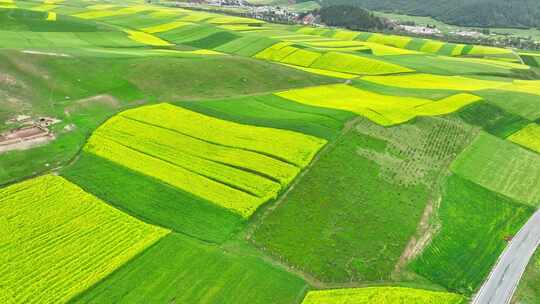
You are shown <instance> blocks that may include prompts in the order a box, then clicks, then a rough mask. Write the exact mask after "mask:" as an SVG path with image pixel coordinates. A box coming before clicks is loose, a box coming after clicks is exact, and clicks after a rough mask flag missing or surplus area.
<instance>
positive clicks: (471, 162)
mask: <svg viewBox="0 0 540 304" xmlns="http://www.w3.org/2000/svg"><path fill="white" fill-rule="evenodd" d="M452 171H453V172H454V173H456V174H458V175H460V176H461V177H463V178H465V179H468V180H470V181H473V182H475V183H477V184H479V185H481V186H484V187H485V188H488V189H490V190H492V191H495V192H499V193H501V194H503V195H506V196H508V197H510V198H513V199H515V200H516V201H518V202H521V203H524V204H528V205H531V206H535V207H536V206H537V205H538V202H539V200H540V187H536V185H538V184H539V183H540V155H538V154H536V153H534V152H530V151H527V150H525V149H523V148H521V147H519V146H518V145H515V144H513V143H511V142H508V141H504V140H502V139H499V138H497V137H494V136H492V135H489V134H486V133H480V135H479V136H478V137H477V138H476V139H475V141H474V142H473V143H472V144H471V145H470V146H469V147H468V148H467V149H466V150H465V151H464V152H463V153H462V154H460V155H459V156H458V158H457V159H456V161H455V162H454V163H453V164H452Z"/></svg>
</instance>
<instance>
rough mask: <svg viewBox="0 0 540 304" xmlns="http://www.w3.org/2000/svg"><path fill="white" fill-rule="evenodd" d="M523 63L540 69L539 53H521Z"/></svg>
mask: <svg viewBox="0 0 540 304" xmlns="http://www.w3.org/2000/svg"><path fill="white" fill-rule="evenodd" d="M519 57H521V59H522V60H523V62H524V63H525V64H526V65H528V66H532V67H540V54H537V53H519Z"/></svg>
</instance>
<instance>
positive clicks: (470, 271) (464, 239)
mask: <svg viewBox="0 0 540 304" xmlns="http://www.w3.org/2000/svg"><path fill="white" fill-rule="evenodd" d="M468 170H470V171H471V172H474V171H476V172H478V169H477V168H475V167H469V168H468ZM496 176H497V175H493V176H492V177H496ZM533 211H534V209H533V208H531V207H529V206H525V205H521V204H517V203H515V202H514V201H512V200H511V199H508V198H506V197H504V196H502V195H499V194H496V193H494V192H491V191H489V190H487V189H485V188H482V187H481V186H478V185H476V184H474V183H472V182H470V181H467V180H465V179H463V178H461V177H459V176H456V175H452V176H451V177H449V178H448V180H447V181H446V184H445V189H444V194H443V198H442V202H441V206H440V208H439V211H438V222H439V223H440V230H439V232H438V233H437V234H436V236H435V238H434V239H433V241H432V242H431V244H430V245H429V246H428V247H427V248H426V249H425V250H424V252H423V253H422V254H421V255H420V256H419V257H418V258H417V259H416V260H415V261H413V262H412V263H411V264H410V265H409V267H410V268H411V269H412V270H414V271H416V272H417V273H418V274H420V275H422V276H424V277H426V278H428V279H430V280H432V281H433V282H435V283H437V284H440V285H442V286H444V287H446V288H448V289H450V290H453V291H458V292H460V293H464V294H467V295H470V294H472V293H474V292H475V291H476V290H477V288H478V287H479V286H480V285H481V283H482V281H483V280H484V279H485V278H486V276H487V275H488V274H489V272H490V270H491V268H492V266H493V265H494V264H495V263H496V262H497V259H498V257H499V255H500V254H501V252H502V251H503V250H504V248H505V247H506V241H505V238H506V237H509V236H512V235H514V234H515V233H517V231H518V230H519V229H520V228H521V226H522V225H523V224H524V223H525V222H526V221H527V219H528V218H529V216H530V215H531V214H532V213H533Z"/></svg>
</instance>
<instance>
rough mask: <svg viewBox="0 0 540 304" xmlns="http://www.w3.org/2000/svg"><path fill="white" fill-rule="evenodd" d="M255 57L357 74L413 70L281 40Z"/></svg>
mask: <svg viewBox="0 0 540 304" xmlns="http://www.w3.org/2000/svg"><path fill="white" fill-rule="evenodd" d="M254 57H255V58H258V59H265V60H271V61H277V62H281V63H286V64H291V65H296V66H301V67H306V68H313V69H319V70H326V71H333V72H339V73H348V74H356V75H380V74H392V73H403V72H411V71H412V70H410V69H407V68H403V67H400V66H398V65H394V64H390V63H386V62H384V61H381V60H377V59H373V58H368V57H363V56H359V55H354V54H347V53H339V52H334V51H331V52H324V53H321V52H317V51H315V50H314V49H304V48H301V47H299V46H297V45H294V44H293V43H291V42H279V43H276V44H274V45H273V46H271V47H269V48H267V49H265V50H263V51H262V52H260V53H257V54H256V55H255V56H254Z"/></svg>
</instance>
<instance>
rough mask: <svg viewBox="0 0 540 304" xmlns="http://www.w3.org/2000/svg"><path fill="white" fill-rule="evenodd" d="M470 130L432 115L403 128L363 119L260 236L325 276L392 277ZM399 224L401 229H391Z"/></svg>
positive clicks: (270, 247)
mask: <svg viewBox="0 0 540 304" xmlns="http://www.w3.org/2000/svg"><path fill="white" fill-rule="evenodd" d="M469 132H470V130H468V129H467V127H466V126H462V125H460V124H459V123H447V122H443V121H438V120H435V119H430V118H426V119H423V120H419V121H418V122H417V123H415V124H414V125H411V126H409V125H407V126H401V127H399V128H397V129H385V128H383V127H380V126H377V125H375V124H373V123H371V122H369V121H363V122H362V123H360V124H358V125H357V126H355V127H354V128H353V129H352V130H351V131H349V133H348V134H347V135H345V136H344V137H342V138H341V139H340V140H339V142H338V143H337V144H336V146H335V147H333V148H332V150H331V151H330V152H328V153H327V154H325V155H324V156H323V157H322V158H321V160H319V164H318V166H317V167H315V168H313V169H312V170H311V171H310V172H309V173H308V174H307V176H306V177H305V178H304V179H302V181H301V183H299V184H298V185H296V187H295V188H294V190H293V191H292V192H291V193H290V194H289V195H288V196H287V198H286V200H285V201H284V202H283V203H282V204H280V205H279V207H278V208H277V209H276V210H275V211H274V212H272V213H271V214H270V215H269V216H268V217H267V218H266V219H265V220H264V222H263V224H262V225H261V226H260V227H258V229H257V230H256V231H255V234H254V236H253V239H254V242H255V243H256V244H257V245H258V246H260V247H261V248H262V249H263V250H265V251H268V252H270V253H271V254H274V255H276V256H280V257H283V259H285V260H286V261H287V262H288V263H292V264H294V265H296V267H298V268H300V269H302V270H304V271H306V272H309V273H311V274H312V275H313V276H315V277H317V278H318V279H320V280H321V281H325V282H347V281H350V280H384V279H387V278H388V277H389V276H390V274H391V272H392V271H393V269H394V267H395V264H396V263H397V262H398V259H399V257H400V254H401V252H402V251H403V249H404V247H405V245H406V243H407V241H408V239H409V238H410V237H411V235H413V234H414V232H415V227H416V223H417V222H418V220H419V218H420V216H421V214H422V211H423V210H424V208H425V206H426V204H427V201H428V199H430V198H429V194H428V193H429V189H432V188H434V189H435V188H436V187H437V185H436V180H437V179H438V177H437V176H438V175H439V174H441V172H442V171H443V170H444V169H445V166H447V163H448V161H449V160H451V159H452V157H453V155H455V153H456V152H458V151H460V150H461V149H462V148H463V146H464V145H466V143H467V142H468V141H469V140H470V139H469V136H470V135H469ZM433 144H436V146H437V148H432V147H431V145H433ZM404 157H408V158H405V159H404ZM428 164H429V165H428ZM429 166H432V167H431V168H430V167H429ZM358 172H364V173H365V174H358ZM334 176H339V178H334ZM329 181H332V182H329ZM312 189H318V190H317V192H313V191H312ZM346 189H349V190H346ZM352 189H354V191H352ZM378 189H392V191H379V190H378ZM368 193H370V194H369V195H368ZM372 202H376V203H372ZM388 209H392V210H393V212H392V213H391V214H389V213H387V212H386V211H385V210H388ZM396 225H399V227H400V230H399V231H396V230H395V229H392V228H391V227H395V226H396ZM301 227H310V229H309V231H305V230H302V229H301ZM366 227H369V229H367V228H366ZM361 244H368V245H367V246H361ZM347 261H350V262H347Z"/></svg>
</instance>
